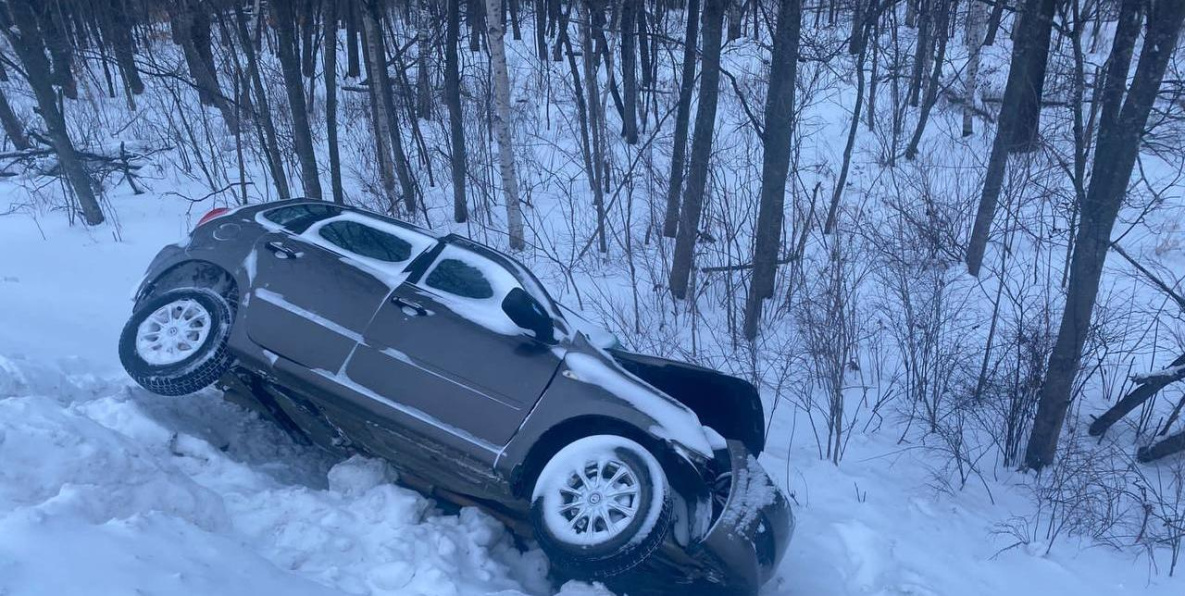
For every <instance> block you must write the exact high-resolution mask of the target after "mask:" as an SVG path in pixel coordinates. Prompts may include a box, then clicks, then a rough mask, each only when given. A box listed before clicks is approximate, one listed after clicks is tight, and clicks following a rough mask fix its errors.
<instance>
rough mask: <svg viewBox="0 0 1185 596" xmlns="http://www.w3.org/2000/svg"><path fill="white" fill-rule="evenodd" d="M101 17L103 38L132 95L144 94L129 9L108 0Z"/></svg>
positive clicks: (114, 0)
mask: <svg viewBox="0 0 1185 596" xmlns="http://www.w3.org/2000/svg"><path fill="white" fill-rule="evenodd" d="M103 12H104V14H103V15H101V16H100V18H99V22H100V26H101V27H103V36H104V37H105V38H106V39H107V41H109V42H110V43H111V47H112V51H113V52H114V53H115V62H116V63H117V64H118V65H119V71H120V73H121V74H122V75H123V79H124V81H125V82H126V84H127V85H128V88H129V89H131V91H132V93H133V94H135V95H139V94H141V93H143V92H144V81H143V80H142V79H141V78H140V70H139V69H138V68H136V56H135V44H134V43H133V41H132V25H131V22H130V21H129V20H128V17H127V7H126V6H125V5H124V3H123V2H122V1H121V0H107V6H106V10H105V11H103Z"/></svg>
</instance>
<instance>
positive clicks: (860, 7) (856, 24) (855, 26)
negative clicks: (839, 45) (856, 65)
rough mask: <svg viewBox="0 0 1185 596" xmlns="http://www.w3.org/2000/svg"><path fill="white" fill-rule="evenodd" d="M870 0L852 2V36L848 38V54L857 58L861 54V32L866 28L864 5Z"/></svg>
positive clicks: (854, 0)
mask: <svg viewBox="0 0 1185 596" xmlns="http://www.w3.org/2000/svg"><path fill="white" fill-rule="evenodd" d="M867 2H868V0H853V2H852V34H851V36H849V37H848V53H849V54H851V55H853V56H855V55H856V54H859V53H860V37H861V36H860V30H861V29H862V28H863V27H864V9H865V8H866V7H865V6H864V5H865V4H866V3H867Z"/></svg>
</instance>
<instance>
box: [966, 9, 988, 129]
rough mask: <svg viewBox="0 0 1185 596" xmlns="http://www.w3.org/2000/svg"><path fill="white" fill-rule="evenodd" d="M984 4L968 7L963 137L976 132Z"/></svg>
mask: <svg viewBox="0 0 1185 596" xmlns="http://www.w3.org/2000/svg"><path fill="white" fill-rule="evenodd" d="M983 9H984V6H983V3H982V2H979V1H978V0H971V3H970V5H969V6H968V7H967V30H966V31H967V38H966V42H967V44H966V45H967V80H966V82H965V84H964V86H963V136H965V137H969V136H971V134H972V133H974V132H975V120H974V116H975V103H976V99H977V98H978V96H979V55H980V53H981V50H982V48H983V35H984V33H983V26H984V22H983Z"/></svg>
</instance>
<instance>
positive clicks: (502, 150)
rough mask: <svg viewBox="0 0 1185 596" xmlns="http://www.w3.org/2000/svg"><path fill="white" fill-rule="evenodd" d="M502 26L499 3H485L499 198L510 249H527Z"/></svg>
mask: <svg viewBox="0 0 1185 596" xmlns="http://www.w3.org/2000/svg"><path fill="white" fill-rule="evenodd" d="M504 35H505V26H504V25H503V24H502V0H486V39H487V43H488V44H489V48H490V69H491V71H492V74H493V80H494V109H493V113H492V114H491V117H492V119H493V129H494V136H495V137H496V138H497V139H498V170H499V172H500V173H501V175H502V195H503V196H504V197H505V199H506V227H507V232H508V233H509V235H510V248H512V249H514V250H522V249H523V248H525V247H526V240H525V239H524V238H523V211H522V206H521V205H520V204H519V198H518V173H517V172H516V171H515V168H514V137H513V135H512V134H511V126H512V122H511V119H510V73H509V72H507V68H506V46H505V45H503V39H502V38H503V37H504Z"/></svg>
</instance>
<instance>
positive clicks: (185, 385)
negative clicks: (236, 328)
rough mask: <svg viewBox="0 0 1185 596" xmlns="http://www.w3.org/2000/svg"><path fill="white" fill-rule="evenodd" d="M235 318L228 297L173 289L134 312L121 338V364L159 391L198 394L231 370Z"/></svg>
mask: <svg viewBox="0 0 1185 596" xmlns="http://www.w3.org/2000/svg"><path fill="white" fill-rule="evenodd" d="M233 316H234V315H233V314H232V312H231V307H230V304H229V303H228V302H227V300H226V298H224V297H222V296H221V295H220V294H218V293H217V292H214V291H213V290H210V289H206V288H179V289H175V290H169V291H167V292H164V293H162V294H160V295H158V296H156V297H154V298H152V299H151V300H148V301H146V302H144V303H143V304H141V305H139V306H138V307H137V308H136V310H135V311H134V312H133V313H132V317H131V318H130V319H128V322H127V324H126V325H124V328H123V333H121V334H120V337H119V360H120V362H122V363H123V367H124V369H125V370H127V372H128V375H130V376H131V377H132V378H133V379H135V381H136V382H137V383H139V384H140V385H141V386H142V387H144V388H145V389H147V390H149V391H151V392H153V393H157V394H160V395H185V394H188V393H193V392H195V391H198V390H200V389H203V388H205V387H207V386H209V385H211V384H212V383H214V381H216V380H218V378H219V377H221V376H222V375H223V374H224V373H226V371H227V370H229V369H230V366H231V364H232V362H233V358H231V356H230V354H229V353H228V352H227V349H226V341H227V338H229V337H230V327H231V323H232V321H233Z"/></svg>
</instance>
